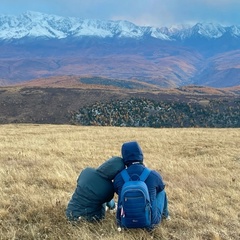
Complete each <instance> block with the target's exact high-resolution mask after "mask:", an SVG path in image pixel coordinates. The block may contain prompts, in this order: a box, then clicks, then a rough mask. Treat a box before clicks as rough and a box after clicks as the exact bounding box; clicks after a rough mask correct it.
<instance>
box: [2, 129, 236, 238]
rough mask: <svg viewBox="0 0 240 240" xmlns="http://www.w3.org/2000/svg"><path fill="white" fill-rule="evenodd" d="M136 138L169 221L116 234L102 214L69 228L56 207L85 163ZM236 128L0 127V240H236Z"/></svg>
mask: <svg viewBox="0 0 240 240" xmlns="http://www.w3.org/2000/svg"><path fill="white" fill-rule="evenodd" d="M129 140H137V141H138V142H139V143H140V145H141V146H142V149H143V152H144V156H145V163H146V165H147V166H148V167H150V168H152V169H156V170H158V171H159V172H160V173H161V174H162V176H163V178H164V180H165V182H166V184H167V187H166V191H167V194H168V197H169V209H170V214H171V216H172V221H171V222H162V224H161V225H159V227H158V228H156V229H155V230H154V231H153V232H152V233H148V232H145V231H142V230H131V231H126V232H122V233H118V231H117V230H116V226H115V218H114V216H113V215H111V214H110V213H107V216H106V219H105V220H104V221H103V222H101V223H99V224H97V225H93V224H89V223H83V224H81V225H78V226H72V225H70V224H68V223H67V221H66V219H65V214H64V210H65V207H66V204H67V202H68V201H69V199H70V197H71V194H72V192H73V191H74V189H75V184H76V178H77V176H78V174H79V172H80V171H81V170H82V169H83V168H85V167H86V166H93V167H96V166H98V165H100V164H101V163H102V162H103V161H104V160H105V159H108V158H109V157H111V156H113V155H119V154H120V148H121V144H122V143H123V142H125V141H129ZM239 146H240V129H149V128H114V127H80V126H68V125H58V126H55V125H0V150H1V151H0V182H1V188H0V206H1V207H0V216H1V218H0V236H1V237H0V239H115V240H119V239H151V238H152V239H179V240H180V239H181V240H182V239H193V240H196V239H212V240H218V239H238V238H239V236H240V223H239V220H240V214H239V212H240V205H239V191H240V181H239V172H240V152H239Z"/></svg>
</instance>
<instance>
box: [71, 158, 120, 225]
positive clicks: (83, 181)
mask: <svg viewBox="0 0 240 240" xmlns="http://www.w3.org/2000/svg"><path fill="white" fill-rule="evenodd" d="M123 168H124V163H123V160H122V158H120V157H113V158H111V159H109V160H108V161H106V162H105V163H103V164H102V165H101V166H100V167H98V168H97V169H94V168H90V167H88V168H86V169H84V170H83V171H82V172H81V174H80V175H79V177H78V180H77V187H76V189H75V192H74V193H73V195H72V198H71V199H70V201H69V203H68V206H67V209H66V215H67V217H68V219H69V220H77V219H78V218H79V217H80V216H81V217H83V218H85V219H86V220H88V221H92V220H100V219H102V218H104V217H105V208H104V206H103V203H105V202H109V201H110V200H111V199H112V198H113V196H114V188H113V183H112V180H113V179H114V177H115V176H116V174H117V173H118V172H120V171H121V170H122V169H123Z"/></svg>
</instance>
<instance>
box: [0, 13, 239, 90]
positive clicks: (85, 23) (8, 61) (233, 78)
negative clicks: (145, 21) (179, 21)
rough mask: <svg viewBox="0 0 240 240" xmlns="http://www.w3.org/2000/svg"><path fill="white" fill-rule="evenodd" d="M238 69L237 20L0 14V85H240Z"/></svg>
mask: <svg viewBox="0 0 240 240" xmlns="http://www.w3.org/2000/svg"><path fill="white" fill-rule="evenodd" d="M239 66H240V25H239V26H222V25H220V24H213V23H197V24H195V25H193V26H191V25H177V26H172V27H168V28H167V27H159V28H157V27H152V26H148V27H146V26H144V27H143V26H137V25H135V24H133V23H131V22H128V21H101V20H96V19H81V18H71V17H61V16H56V15H48V14H43V13H38V12H26V13H24V14H22V15H19V16H14V15H0V69H1V71H0V80H2V82H3V80H4V82H6V81H11V82H17V81H23V80H29V79H34V78H39V77H48V76H57V75H94V76H105V77H112V78H115V79H116V78H119V79H138V80H141V81H145V82H147V83H151V84H156V85H158V86H163V87H169V86H173V87H178V86H183V85H188V84H201V85H207V86H213V87H226V86H233V85H240V67H239ZM0 82H1V81H0Z"/></svg>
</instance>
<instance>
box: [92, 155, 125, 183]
mask: <svg viewBox="0 0 240 240" xmlns="http://www.w3.org/2000/svg"><path fill="white" fill-rule="evenodd" d="M124 168H125V165H124V162H123V159H122V158H121V157H112V158H110V159H109V160H107V161H106V162H104V163H103V164H102V165H101V166H99V167H98V168H97V169H96V170H97V172H98V173H100V174H101V176H103V177H105V178H107V179H109V180H113V179H114V177H115V176H116V175H117V174H118V173H119V172H121V171H122V170H123V169H124Z"/></svg>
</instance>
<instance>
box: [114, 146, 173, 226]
mask: <svg viewBox="0 0 240 240" xmlns="http://www.w3.org/2000/svg"><path fill="white" fill-rule="evenodd" d="M121 151H122V158H123V162H124V164H125V165H126V167H127V172H128V174H129V176H130V178H131V176H133V175H136V174H137V175H138V176H140V175H141V173H142V172H143V170H144V168H146V167H145V166H144V164H143V152H142V149H141V147H140V145H139V144H138V142H136V141H132V142H125V143H124V144H123V145H122V149H121ZM113 183H114V191H115V192H116V193H117V194H118V199H120V198H121V189H122V186H123V184H124V180H123V178H122V176H121V173H118V174H117V175H116V177H115V178H114V181H113ZM145 183H146V185H147V187H148V190H149V195H150V201H151V205H152V213H151V215H152V217H151V223H152V227H154V226H155V225H157V224H159V223H160V222H161V220H162V218H165V219H167V220H170V216H169V212H168V200H167V195H166V192H165V190H164V188H165V183H164V182H163V179H162V177H161V175H160V174H159V173H158V172H157V171H155V170H151V172H150V174H149V176H148V177H147V179H146V180H145ZM120 209H121V206H118V207H117V216H116V217H117V223H119V222H120V214H121V210H120Z"/></svg>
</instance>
